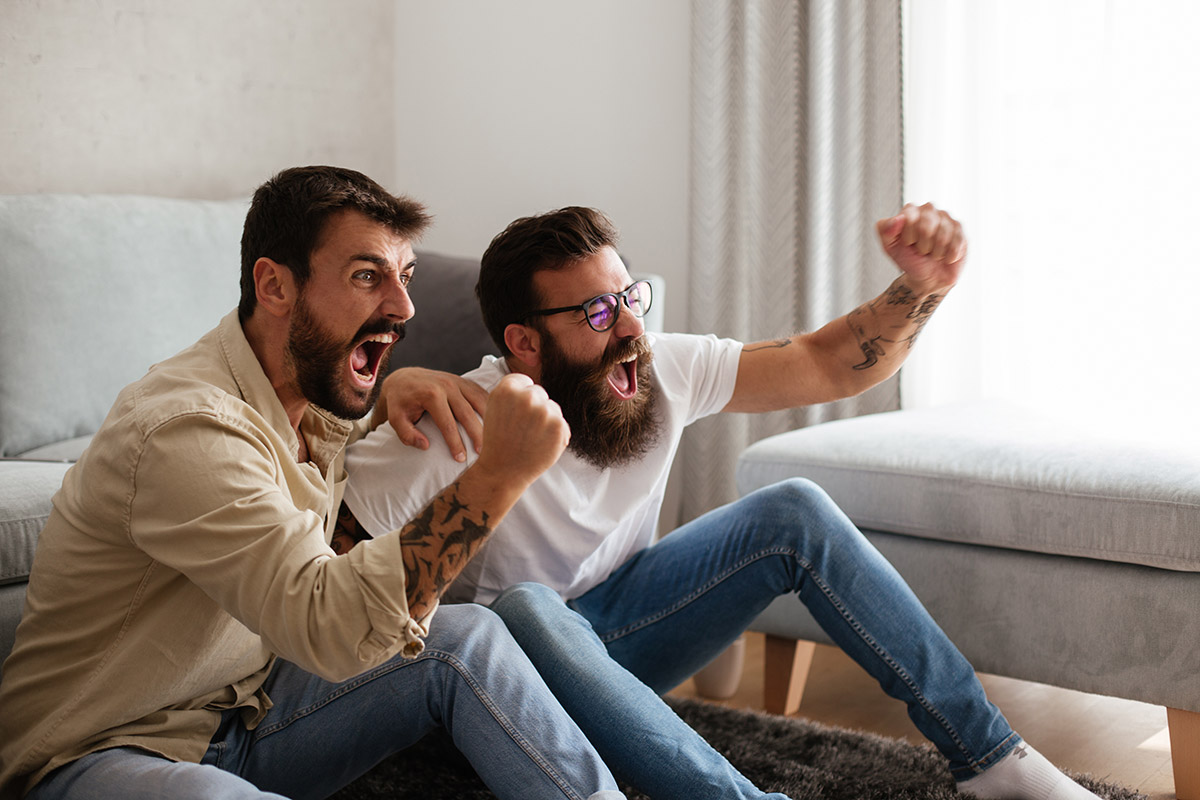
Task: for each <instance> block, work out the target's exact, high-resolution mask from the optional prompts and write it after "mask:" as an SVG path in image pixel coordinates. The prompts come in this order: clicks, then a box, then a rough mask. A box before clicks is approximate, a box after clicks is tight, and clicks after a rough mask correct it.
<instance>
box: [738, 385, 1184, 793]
mask: <svg viewBox="0 0 1200 800" xmlns="http://www.w3.org/2000/svg"><path fill="white" fill-rule="evenodd" d="M791 477H802V478H808V479H811V480H813V481H815V482H816V483H818V484H819V485H821V486H822V487H823V488H824V489H825V490H826V491H827V492H828V493H829V494H830V496H831V497H832V498H833V499H834V500H835V501H836V502H837V503H838V504H839V505H840V506H841V507H842V509H844V510H845V511H846V513H847V515H848V516H849V517H850V519H851V520H853V521H854V523H855V524H856V525H857V526H858V527H859V528H860V529H861V530H863V532H864V533H865V535H866V536H867V537H868V538H869V539H870V540H871V541H872V542H874V544H875V545H876V546H877V547H878V548H879V550H880V551H881V552H882V553H883V554H884V556H886V557H887V558H888V560H889V561H891V562H892V564H894V565H895V566H896V568H897V569H898V570H899V571H900V573H901V574H902V575H903V576H904V577H905V578H906V580H907V581H908V583H909V585H910V586H912V588H913V589H914V591H915V592H916V593H917V595H918V596H919V597H920V598H921V600H922V601H923V602H924V603H925V605H926V607H927V608H928V609H929V611H930V613H931V614H932V615H933V617H934V618H935V619H936V620H937V621H938V622H939V623H940V624H941V626H942V628H943V629H944V630H945V631H946V632H947V633H948V634H949V635H950V638H951V639H952V640H954V642H955V643H957V644H958V646H959V647H960V648H961V650H962V651H963V653H964V654H965V655H966V656H967V658H969V659H970V660H971V662H972V664H974V666H975V667H976V669H978V670H979V671H981V672H988V673H993V674H998V675H1004V676H1008V677H1012V678H1019V679H1023V680H1030V681H1037V682H1041V683H1047V684H1051V685H1054V686H1061V687H1066V688H1069V689H1076V690H1080V691H1084V692H1092V693H1096V694H1104V695H1109V696H1113V697H1124V698H1130V699H1134V700H1140V701H1143V702H1147V703H1153V704H1156V705H1162V706H1166V707H1167V710H1168V711H1167V717H1168V724H1169V727H1170V736H1171V752H1172V766H1173V769H1174V773H1175V787H1176V795H1177V796H1178V797H1179V798H1182V799H1183V800H1196V798H1200V575H1198V574H1197V573H1198V572H1200V454H1198V453H1195V452H1189V451H1188V450H1187V449H1185V448H1181V447H1180V448H1174V447H1169V446H1157V447H1152V446H1149V445H1137V444H1132V443H1129V442H1123V441H1121V440H1119V439H1116V438H1113V439H1109V440H1098V439H1097V438H1096V437H1095V436H1092V435H1089V434H1086V433H1084V432H1081V431H1075V430H1072V429H1071V428H1070V426H1068V425H1064V424H1063V423H1062V422H1060V421H1056V420H1052V419H1049V418H1045V417H1042V416H1041V415H1039V414H1037V413H1035V412H1032V411H1028V410H1022V409H1018V408H1016V407H1010V406H1003V405H990V404H973V405H962V406H954V407H948V408H940V409H928V410H907V411H895V412H889V413H884V414H876V415H871V416H866V417H858V418H856V419H849V420H840V421H837V422H829V423H824V424H821V425H816V426H813V427H810V428H806V429H802V430H797V431H791V432H788V433H784V434H780V435H778V436H773V437H770V438H768V439H764V440H762V441H760V442H757V443H755V444H753V445H751V446H750V447H749V448H747V450H746V451H745V452H744V453H743V454H742V456H741V458H740V460H739V463H738V489H739V491H740V492H742V493H743V494H744V493H747V492H750V491H753V490H755V489H757V488H759V487H762V486H765V485H768V484H771V483H775V482H777V481H779V480H783V479H785V478H791ZM753 629H754V630H758V631H761V632H763V633H766V634H767V664H766V670H767V674H766V676H765V679H766V680H765V688H766V695H767V706H768V710H771V711H774V712H776V713H783V712H791V711H794V710H795V709H796V707H798V706H799V703H800V696H801V693H802V691H803V684H804V678H805V676H806V674H807V670H808V664H809V662H810V660H811V658H812V649H813V645H812V642H825V643H828V642H829V639H828V638H827V637H826V636H825V634H824V633H823V632H822V631H821V629H820V628H819V627H818V626H817V624H816V623H815V621H814V620H813V618H812V617H811V616H810V615H809V614H808V612H807V611H805V610H804V607H803V606H802V605H801V604H800V603H799V601H798V600H797V599H796V598H794V597H787V598H782V599H780V600H778V601H776V602H775V603H774V604H773V605H772V606H771V607H769V608H768V609H767V611H766V612H764V613H763V615H762V616H761V617H760V618H759V619H758V620H757V621H756V623H755V624H754V626H753Z"/></svg>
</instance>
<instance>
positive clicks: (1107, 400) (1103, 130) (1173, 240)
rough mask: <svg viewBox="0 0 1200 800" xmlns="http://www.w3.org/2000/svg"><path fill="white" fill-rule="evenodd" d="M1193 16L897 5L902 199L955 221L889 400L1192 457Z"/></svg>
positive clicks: (1055, 5)
mask: <svg viewBox="0 0 1200 800" xmlns="http://www.w3.org/2000/svg"><path fill="white" fill-rule="evenodd" d="M1198 31H1200V3H1194V2H1191V0H972V2H959V1H958V0H908V3H907V4H906V7H905V34H904V35H905V67H904V68H905V76H904V92H905V184H906V185H905V196H906V198H908V199H911V200H917V201H924V200H926V199H928V200H932V201H933V202H934V203H936V204H937V205H939V206H941V207H944V208H946V209H948V210H950V211H951V212H952V213H954V214H955V215H956V216H958V217H959V218H960V219H961V220H962V221H963V224H964V225H965V226H966V228H967V235H968V237H969V241H970V251H969V256H968V262H967V269H966V272H965V274H964V278H963V280H962V282H961V283H960V285H959V287H958V288H956V289H955V291H954V292H953V293H952V294H951V295H950V297H949V298H948V299H947V300H946V302H945V303H944V304H943V306H942V309H941V310H940V311H939V312H938V314H937V315H936V316H935V318H934V319H933V321H931V322H930V324H929V326H928V328H927V329H926V331H925V334H924V335H923V339H922V342H921V344H920V345H919V346H918V347H917V349H916V351H914V354H913V358H912V359H911V361H910V366H907V367H906V368H905V371H904V374H903V377H902V379H901V386H902V395H903V402H904V405H905V406H906V407H921V406H930V405H938V404H941V403H946V402H955V401H962V400H977V399H987V398H994V399H1000V400H1007V401H1012V402H1016V403H1020V404H1024V405H1031V406H1036V407H1040V408H1045V409H1050V410H1052V411H1054V412H1055V413H1057V414H1060V415H1062V416H1064V417H1069V418H1072V419H1074V420H1077V421H1079V422H1081V423H1084V424H1087V425H1088V426H1090V427H1092V428H1093V429H1095V430H1097V431H1106V430H1114V429H1117V428H1120V429H1130V430H1133V431H1134V432H1136V433H1137V434H1138V435H1141V436H1152V437H1166V438H1170V439H1175V440H1178V439H1179V438H1181V437H1189V438H1191V439H1192V441H1193V442H1194V443H1196V444H1200V412H1198V409H1200V235H1198V234H1200V202H1198V201H1197V194H1198V192H1200V100H1198V99H1197V98H1200V49H1197V48H1196V47H1195V42H1194V39H1195V37H1196V35H1197V32H1198Z"/></svg>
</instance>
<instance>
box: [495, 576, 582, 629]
mask: <svg viewBox="0 0 1200 800" xmlns="http://www.w3.org/2000/svg"><path fill="white" fill-rule="evenodd" d="M489 608H491V610H492V611H494V612H496V614H497V615H498V616H499V617H500V619H502V620H503V621H504V622H505V624H507V625H508V626H509V627H510V628H511V627H514V626H526V625H529V624H531V623H534V622H537V621H539V620H545V619H547V618H549V617H553V616H555V615H558V614H561V613H562V612H563V611H565V610H566V604H565V603H564V602H563V600H562V598H561V597H559V596H558V593H557V592H555V591H554V590H553V589H551V588H550V587H548V586H544V585H542V584H540V583H533V582H526V583H517V584H514V585H512V586H510V587H508V588H507V589H505V590H504V591H503V592H502V593H501V594H500V596H499V597H497V598H496V599H495V600H493V601H492V604H491V605H490V606H489Z"/></svg>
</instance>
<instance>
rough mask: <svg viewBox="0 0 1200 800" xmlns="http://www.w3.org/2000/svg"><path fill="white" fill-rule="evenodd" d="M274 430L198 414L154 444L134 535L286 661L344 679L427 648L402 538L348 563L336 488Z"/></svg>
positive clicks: (134, 500) (133, 503) (146, 459)
mask: <svg viewBox="0 0 1200 800" xmlns="http://www.w3.org/2000/svg"><path fill="white" fill-rule="evenodd" d="M281 452H286V448H285V447H281V446H280V442H279V441H278V439H277V438H276V437H275V436H274V434H272V433H271V432H270V431H269V430H263V429H262V428H260V427H256V426H255V425H254V424H253V423H252V422H250V421H248V420H247V419H245V418H243V417H239V416H238V415H234V414H230V415H223V414H221V413H219V412H217V413H194V414H186V415H181V416H179V417H177V418H174V419H171V420H169V421H166V422H164V423H162V424H159V425H157V426H156V427H155V428H154V429H153V430H152V431H149V432H148V435H147V436H146V438H145V439H144V441H143V449H142V452H141V453H140V456H139V458H138V459H137V461H136V464H137V466H136V475H135V480H134V481H133V487H134V488H133V490H132V496H131V497H130V498H129V507H130V513H129V519H130V521H131V522H130V529H129V535H130V537H131V539H132V541H133V544H134V545H135V546H137V547H138V548H140V549H142V550H143V551H144V552H145V553H146V554H147V555H148V556H149V557H150V558H151V559H153V560H154V567H153V568H155V569H157V568H162V569H169V570H174V571H176V572H178V573H179V574H180V575H181V576H182V577H183V578H186V579H187V580H189V581H191V582H192V583H194V584H195V585H196V586H198V587H199V588H200V589H201V591H203V592H204V593H205V594H206V595H207V596H208V597H210V598H211V599H212V600H213V601H214V602H215V603H216V604H217V605H219V606H220V607H221V608H222V609H223V610H224V611H225V612H227V613H228V614H230V615H231V616H233V617H234V618H236V619H237V620H238V621H239V622H241V623H242V624H243V625H245V626H246V627H247V628H249V629H250V630H252V631H254V632H255V633H257V634H258V635H259V636H260V637H262V639H263V641H264V643H265V644H266V646H267V647H268V648H269V649H270V650H271V651H272V652H275V653H277V654H278V655H280V656H282V657H283V658H285V659H287V660H289V661H292V662H294V663H296V664H298V665H299V666H301V667H303V668H304V669H306V670H308V671H310V672H312V673H314V674H317V675H320V676H321V677H324V678H326V679H329V680H344V679H346V678H349V677H352V676H354V675H357V674H359V673H360V672H362V671H364V670H366V669H368V668H370V667H372V666H375V665H376V664H378V663H380V662H382V661H384V660H386V659H387V658H389V657H391V656H392V655H394V654H396V653H398V652H403V653H404V654H406V655H416V654H418V653H419V652H420V651H421V649H422V648H423V641H422V640H423V638H424V637H425V636H426V635H428V625H429V620H430V617H431V616H432V614H430V615H427V616H426V617H425V618H424V619H422V620H414V619H412V618H411V616H410V614H409V612H408V603H407V599H406V595H405V580H404V576H405V573H404V568H403V561H402V559H401V545H400V539H399V534H398V533H393V534H391V535H389V536H384V537H381V538H379V539H374V540H371V541H368V542H364V543H363V544H362V545H360V546H359V547H356V548H354V549H353V550H352V551H351V553H349V554H347V555H345V556H340V557H336V556H334V554H333V551H332V550H330V548H329V546H328V544H327V543H326V541H325V533H324V531H325V527H326V517H327V515H328V514H330V513H332V511H333V503H334V497H333V487H332V483H331V482H330V481H329V480H327V476H325V475H322V474H321V472H320V471H319V470H318V469H317V467H316V466H314V465H313V464H297V463H295V462H294V461H292V460H291V459H289V458H287V457H281V456H280V453H281Z"/></svg>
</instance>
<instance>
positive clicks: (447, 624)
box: [426, 603, 510, 654]
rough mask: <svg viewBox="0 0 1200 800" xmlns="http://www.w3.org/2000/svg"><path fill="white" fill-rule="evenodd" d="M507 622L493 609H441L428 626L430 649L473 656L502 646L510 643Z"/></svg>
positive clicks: (459, 606) (467, 605)
mask: <svg viewBox="0 0 1200 800" xmlns="http://www.w3.org/2000/svg"><path fill="white" fill-rule="evenodd" d="M509 638H510V637H509V636H508V630H507V629H506V628H505V626H504V621H503V620H501V619H500V617H499V616H497V615H496V613H495V612H493V611H492V610H491V609H489V608H486V607H484V606H480V605H476V604H474V603H456V604H454V605H448V606H442V607H441V608H439V609H438V610H437V613H436V614H434V616H433V619H432V620H431V621H430V624H429V639H428V640H427V641H426V645H427V647H432V648H433V649H435V650H439V651H442V652H450V653H459V654H465V653H473V652H475V651H477V650H479V649H480V648H483V649H485V650H486V649H490V648H493V647H499V646H503V645H504V643H505V642H506V641H508V640H509Z"/></svg>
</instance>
